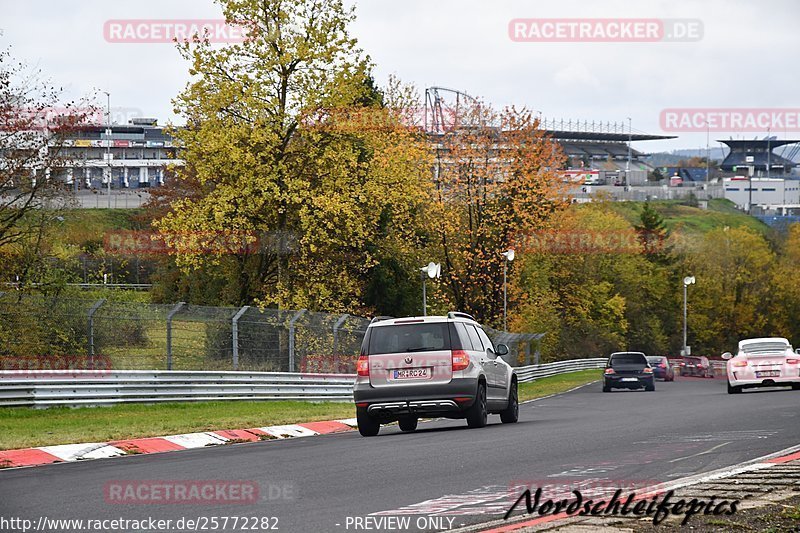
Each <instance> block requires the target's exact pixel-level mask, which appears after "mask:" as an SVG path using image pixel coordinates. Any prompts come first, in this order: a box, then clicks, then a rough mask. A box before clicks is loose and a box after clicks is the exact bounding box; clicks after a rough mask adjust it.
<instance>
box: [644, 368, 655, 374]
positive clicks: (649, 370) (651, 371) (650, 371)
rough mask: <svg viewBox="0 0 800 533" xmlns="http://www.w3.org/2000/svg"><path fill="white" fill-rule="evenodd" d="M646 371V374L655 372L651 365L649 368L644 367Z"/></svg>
mask: <svg viewBox="0 0 800 533" xmlns="http://www.w3.org/2000/svg"><path fill="white" fill-rule="evenodd" d="M644 373H645V374H652V373H653V369H652V368H650V367H648V368H645V369H644Z"/></svg>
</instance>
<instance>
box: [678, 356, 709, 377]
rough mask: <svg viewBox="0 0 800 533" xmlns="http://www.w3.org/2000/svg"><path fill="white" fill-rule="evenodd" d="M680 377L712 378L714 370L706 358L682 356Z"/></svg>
mask: <svg viewBox="0 0 800 533" xmlns="http://www.w3.org/2000/svg"><path fill="white" fill-rule="evenodd" d="M681 376H697V377H699V378H713V377H714V368H713V367H712V366H711V363H710V362H709V361H708V357H705V356H702V355H684V356H683V362H681Z"/></svg>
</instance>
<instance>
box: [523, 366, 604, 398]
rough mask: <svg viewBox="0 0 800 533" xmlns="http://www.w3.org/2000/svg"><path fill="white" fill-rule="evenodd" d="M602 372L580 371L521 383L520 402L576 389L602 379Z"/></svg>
mask: <svg viewBox="0 0 800 533" xmlns="http://www.w3.org/2000/svg"><path fill="white" fill-rule="evenodd" d="M602 372H603V371H602V370H579V371H578V372H570V373H569V374H559V375H558V376H552V377H549V378H542V379H539V380H536V381H533V382H530V383H520V384H519V401H521V402H524V401H527V400H533V399H535V398H541V397H543V396H549V395H551V394H556V393H558V392H564V391H568V390H570V389H574V388H575V387H577V386H579V385H584V384H586V383H590V382H592V381H596V380H598V379H600V377H601V376H602Z"/></svg>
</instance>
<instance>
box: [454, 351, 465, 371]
mask: <svg viewBox="0 0 800 533" xmlns="http://www.w3.org/2000/svg"><path fill="white" fill-rule="evenodd" d="M450 354H451V361H452V364H453V372H456V371H457V370H466V368H467V367H468V366H469V355H468V354H467V352H465V351H464V350H453V351H451V352H450Z"/></svg>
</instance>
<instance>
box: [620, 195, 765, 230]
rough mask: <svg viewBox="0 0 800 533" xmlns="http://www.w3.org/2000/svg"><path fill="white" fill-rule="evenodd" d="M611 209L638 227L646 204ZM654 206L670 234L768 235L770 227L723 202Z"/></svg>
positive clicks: (670, 202)
mask: <svg viewBox="0 0 800 533" xmlns="http://www.w3.org/2000/svg"><path fill="white" fill-rule="evenodd" d="M609 205H610V206H611V209H613V210H614V211H615V212H616V213H618V214H620V215H622V216H623V217H625V219H626V220H628V222H630V223H631V224H638V223H639V215H640V213H641V212H642V207H643V205H644V203H643V202H612V203H610V204H609ZM651 205H653V207H655V209H656V210H657V211H658V212H659V213H660V214H661V216H662V217H664V223H665V224H666V226H667V229H669V230H670V231H678V232H681V233H689V234H703V233H707V232H708V231H711V230H713V229H716V228H723V227H725V226H728V227H739V226H747V227H748V228H751V229H754V230H756V231H758V232H760V233H764V234H767V233H769V231H770V229H769V226H767V225H766V224H764V223H763V222H761V221H760V220H758V219H756V218H754V217H751V216H749V215H747V214H745V213H743V212H741V211H739V210H738V209H736V206H735V204H734V203H733V202H731V201H730V200H725V199H722V198H717V199H713V200H710V201H709V202H708V209H700V208H699V207H691V206H688V205H684V204H683V203H682V202H681V201H680V200H654V201H652V202H651Z"/></svg>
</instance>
